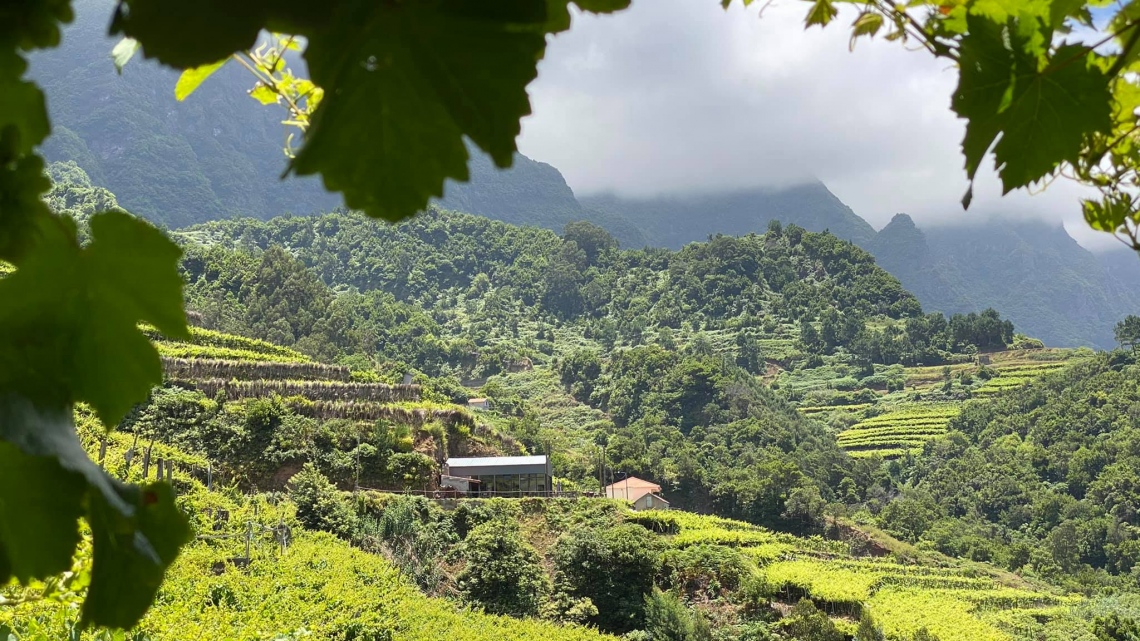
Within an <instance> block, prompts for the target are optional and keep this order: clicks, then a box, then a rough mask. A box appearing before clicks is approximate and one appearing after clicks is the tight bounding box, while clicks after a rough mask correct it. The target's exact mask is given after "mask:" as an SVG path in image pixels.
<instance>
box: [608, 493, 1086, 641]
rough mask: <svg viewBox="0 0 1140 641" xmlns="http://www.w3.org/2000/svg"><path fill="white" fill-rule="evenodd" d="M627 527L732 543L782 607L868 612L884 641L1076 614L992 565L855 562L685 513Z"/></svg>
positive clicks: (986, 639)
mask: <svg viewBox="0 0 1140 641" xmlns="http://www.w3.org/2000/svg"><path fill="white" fill-rule="evenodd" d="M628 520H630V521H633V522H636V523H641V524H642V525H644V526H645V527H647V528H650V529H652V530H654V531H658V532H665V533H671V534H669V535H668V536H669V541H670V544H671V545H673V546H677V547H688V546H692V545H717V546H729V547H733V548H736V549H739V550H740V551H741V552H743V553H744V555H745V557H746V558H747V559H749V561H750V562H751V563H752V564H753V569H752V571H753V572H754V573H755V576H756V577H757V578H758V579H760V580H762V583H763V585H764V586H765V588H764V589H765V590H766V592H767V593H769V594H774V595H775V598H776V600H777V601H778V602H783V603H785V604H788V605H791V604H794V603H796V602H797V601H798V600H799V599H801V598H807V599H810V600H812V601H813V602H815V604H816V606H817V607H819V608H821V609H823V610H824V611H825V612H827V613H829V615H831V616H832V617H833V618H834V619H835V620H836V621H837V623H838V624H840V627H850V628H852V629H851V630H850V632H853V631H854V630H853V626H854V623H853V621H857V620H858V617H859V615H860V614H861V613H862V612H863V611H864V610H866V611H868V612H869V613H870V614H871V616H872V617H874V619H875V621H876V622H878V623H879V624H880V625H882V626H883V628H884V631H885V632H886V633H887V636H888V638H891V639H905V638H910V637H911V636H913V635H914V633H915V632H917V631H918V630H919V629H921V628H926V629H927V631H929V632H931V633H933V634H934V635H935V636H936V637H937V638H938V639H941V640H942V641H1011V640H1012V639H1019V638H1035V637H1036V636H1037V635H1038V634H1039V633H1040V632H1041V630H1042V629H1043V627H1044V626H1046V625H1048V624H1049V622H1050V621H1051V620H1053V619H1054V618H1057V617H1065V616H1072V613H1071V609H1072V608H1073V607H1074V606H1077V605H1078V604H1079V603H1081V599H1080V598H1079V597H1074V596H1065V595H1060V594H1053V593H1050V592H1047V591H1045V590H1043V589H1039V588H1037V587H1034V586H1032V585H1029V584H1026V583H1024V582H1023V581H1021V580H1020V579H1018V578H1017V577H1014V576H1012V575H1003V574H1000V573H998V572H996V571H994V570H993V569H992V568H989V567H988V566H984V565H980V564H964V563H961V562H958V561H954V560H951V559H949V558H945V557H937V558H935V557H929V558H926V559H924V560H922V561H919V562H913V563H912V562H900V561H899V560H898V559H894V558H890V557H883V558H878V557H865V556H864V557H860V556H854V555H852V554H851V553H850V549H849V547H848V546H847V545H846V544H844V543H842V542H838V541H829V540H823V539H820V538H818V537H812V538H806V539H805V538H797V537H794V536H791V535H786V534H780V533H776V532H772V531H769V530H766V529H764V528H760V527H756V526H752V525H749V524H746V523H741V522H738V521H731V520H729V519H723V518H718V517H709V516H700V515H696V514H689V513H684V512H653V511H649V512H641V513H634V514H632V515H630V516H629V517H628Z"/></svg>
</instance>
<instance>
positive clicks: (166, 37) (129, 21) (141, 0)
mask: <svg viewBox="0 0 1140 641" xmlns="http://www.w3.org/2000/svg"><path fill="white" fill-rule="evenodd" d="M269 4H270V3H268V2H262V1H256V0H254V1H250V0H197V1H196V2H182V1H178V0H125V2H122V3H121V4H120V5H119V6H118V7H117V8H116V9H115V15H114V18H113V19H112V21H111V34H112V35H119V34H122V35H125V36H127V37H130V38H134V39H135V40H138V41H139V43H140V44H141V46H142V53H143V57H144V58H157V59H158V60H159V61H160V62H162V63H164V64H167V65H170V66H171V67H175V68H177V69H192V68H194V67H199V66H201V65H206V64H210V63H213V62H216V61H218V60H223V59H225V58H228V57H229V55H230V54H232V53H234V52H235V51H244V50H246V49H249V48H251V47H253V45H254V43H255V42H256V40H257V34H258V33H259V32H260V31H261V29H262V27H263V26H264V25H265V23H266V21H267V20H268V16H269V8H268V7H269ZM203 34H208V35H205V36H203Z"/></svg>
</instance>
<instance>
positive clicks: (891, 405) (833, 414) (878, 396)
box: [781, 348, 1092, 458]
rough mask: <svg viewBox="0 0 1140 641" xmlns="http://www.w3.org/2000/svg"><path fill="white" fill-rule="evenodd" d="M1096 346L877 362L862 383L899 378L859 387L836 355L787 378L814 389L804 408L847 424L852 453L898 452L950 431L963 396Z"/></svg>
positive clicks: (1037, 372)
mask: <svg viewBox="0 0 1140 641" xmlns="http://www.w3.org/2000/svg"><path fill="white" fill-rule="evenodd" d="M1091 354H1092V352H1091V351H1088V350H1080V349H1077V350H1072V349H1050V348H1045V349H1029V350H1009V351H1005V352H996V353H991V354H984V355H982V356H981V357H979V361H980V362H973V363H956V364H951V365H937V366H919V367H906V368H903V367H901V366H898V365H895V366H892V367H889V368H888V367H879V366H876V370H875V376H873V377H867V378H866V379H864V380H863V381H861V382H860V384H861V385H866V384H871V383H869V382H868V381H873V380H876V379H877V380H879V381H880V382H881V381H884V380H886V381H890V380H893V381H894V384H895V385H896V387H894V388H892V389H888V390H883V389H882V388H878V391H877V392H875V391H874V390H872V389H869V388H866V387H863V388H862V389H860V388H852V387H851V385H852V383H853V382H854V379H853V378H852V377H851V375H850V374H849V373H845V372H849V369H850V368H849V367H847V366H845V365H843V364H841V363H834V362H833V363H830V364H826V365H824V366H823V367H819V368H815V369H812V370H804V371H801V372H797V373H796V374H795V375H788V376H785V377H784V378H783V379H781V385H782V386H788V387H789V388H790V389H794V390H795V391H796V392H797V393H802V391H803V390H807V391H808V392H809V393H808V394H807V396H806V397H805V398H804V400H803V401H802V402H801V403H800V405H799V407H798V408H797V409H798V411H799V412H800V414H802V415H804V416H807V417H811V418H814V419H817V420H820V421H823V422H832V423H833V424H837V425H839V427H838V428H837V429H838V434H837V440H838V443H839V446H840V447H841V448H842V449H844V450H846V451H847V452H848V453H849V454H851V455H852V456H856V457H870V456H873V455H878V456H882V457H884V458H897V457H900V456H905V455H906V454H908V453H917V452H920V451H921V450H922V448H923V446H924V445H925V444H926V443H927V442H929V441H930V440H932V439H934V438H937V437H938V436H940V435H942V434H944V433H945V432H946V429H947V426H948V425H949V423H950V421H951V419H953V417H954V416H956V415H957V413H958V411H959V407H960V406H961V404H962V403H964V402H967V401H969V400H971V399H975V400H976V399H987V398H990V397H992V396H993V395H994V394H998V393H1000V392H1003V391H1005V390H1011V389H1016V388H1018V387H1021V386H1023V385H1026V384H1028V383H1030V382H1031V381H1033V380H1035V379H1037V378H1040V377H1041V376H1045V375H1047V374H1050V373H1052V372H1057V371H1060V370H1062V369H1064V368H1066V367H1068V366H1070V365H1072V364H1074V363H1077V362H1080V361H1081V360H1082V359H1084V358H1086V357H1087V356H1089V355H1091ZM829 376H830V377H831V378H830V379H829ZM836 376H839V377H841V378H835V377H836ZM880 384H881V383H880ZM900 387H901V389H900ZM821 389H824V390H827V391H818V390H821ZM812 390H817V391H815V392H812ZM839 390H849V391H846V392H843V391H839ZM848 426H849V427H848Z"/></svg>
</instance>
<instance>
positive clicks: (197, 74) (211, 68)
mask: <svg viewBox="0 0 1140 641" xmlns="http://www.w3.org/2000/svg"><path fill="white" fill-rule="evenodd" d="M228 60H229V58H224V59H222V60H219V61H217V62H211V63H210V64H205V65H202V66H200V67H194V68H192V69H187V70H186V71H183V72H182V75H180V76H178V82H176V83H175V84H174V97H175V98H176V99H178V100H186V98H188V97H189V96H190V94H192V93H194V90H195V89H197V88H198V87H199V86H201V84H202V83H203V82H205V81H206V78H209V77H210V76H212V75H214V72H215V71H217V70H218V69H221V68H222V65H224V64H226V62H227V61H228Z"/></svg>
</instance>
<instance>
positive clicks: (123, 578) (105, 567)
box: [83, 483, 191, 629]
mask: <svg viewBox="0 0 1140 641" xmlns="http://www.w3.org/2000/svg"><path fill="white" fill-rule="evenodd" d="M118 491H119V496H120V498H121V499H123V500H124V501H126V502H127V503H128V504H129V505H130V506H131V510H130V511H129V512H123V511H120V510H119V509H117V508H115V507H114V506H113V505H112V504H111V503H110V502H108V501H107V500H106V497H105V495H103V494H94V495H93V496H92V500H91V507H90V512H89V515H88V520H89V521H90V523H91V531H92V534H93V536H94V555H93V556H94V560H93V564H92V568H91V587H90V588H88V591H87V599H86V600H85V601H84V602H83V623H84V625H99V626H106V627H111V628H124V629H126V628H130V627H131V626H133V625H134V624H135V622H137V621H138V620H139V619H141V618H142V616H143V614H145V613H146V610H147V608H148V607H150V604H151V602H152V601H154V596H155V594H157V593H158V588H159V586H161V585H162V577H163V575H164V574H165V573H166V568H167V567H169V566H170V564H171V563H173V562H174V559H175V558H176V557H177V556H178V550H179V548H180V547H181V546H182V545H184V544H185V543H188V542H189V541H190V539H191V530H190V525H189V522H188V520H187V519H186V516H185V515H183V514H182V512H180V511H179V510H178V508H177V506H176V505H175V503H174V492H173V490H172V489H171V488H170V486H169V485H167V484H165V483H156V484H152V485H147V486H144V487H138V486H133V485H119V488H118ZM124 586H129V587H128V588H127V589H124Z"/></svg>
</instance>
